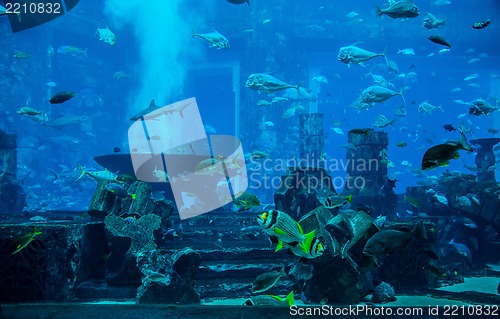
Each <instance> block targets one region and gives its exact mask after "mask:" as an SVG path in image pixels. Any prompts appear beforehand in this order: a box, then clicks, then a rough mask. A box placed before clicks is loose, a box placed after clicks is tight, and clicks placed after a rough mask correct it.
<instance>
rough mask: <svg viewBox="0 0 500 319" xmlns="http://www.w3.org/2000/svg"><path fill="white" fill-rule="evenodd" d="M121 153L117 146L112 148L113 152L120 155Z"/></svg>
mask: <svg viewBox="0 0 500 319" xmlns="http://www.w3.org/2000/svg"><path fill="white" fill-rule="evenodd" d="M121 151H122V149H121V148H119V147H118V146H115V147H113V152H115V153H120V152H121Z"/></svg>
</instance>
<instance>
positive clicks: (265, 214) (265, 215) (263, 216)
mask: <svg viewBox="0 0 500 319" xmlns="http://www.w3.org/2000/svg"><path fill="white" fill-rule="evenodd" d="M268 216H269V214H268V213H267V212H265V213H264V214H262V219H263V220H266V219H267V217H268Z"/></svg>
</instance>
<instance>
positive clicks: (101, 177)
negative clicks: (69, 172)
mask: <svg viewBox="0 0 500 319" xmlns="http://www.w3.org/2000/svg"><path fill="white" fill-rule="evenodd" d="M78 168H79V169H80V176H78V178H77V179H76V180H79V179H80V178H82V177H83V176H85V175H88V176H90V177H92V178H93V179H95V180H96V181H98V182H106V181H116V178H117V177H118V176H117V175H116V174H114V173H112V172H110V171H108V170H107V169H105V170H104V171H92V172H89V171H86V170H85V169H84V168H83V167H82V166H81V165H80V164H78Z"/></svg>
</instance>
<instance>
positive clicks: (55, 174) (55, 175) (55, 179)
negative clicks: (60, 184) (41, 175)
mask: <svg viewBox="0 0 500 319" xmlns="http://www.w3.org/2000/svg"><path fill="white" fill-rule="evenodd" d="M48 170H49V172H51V173H52V174H54V180H53V181H52V182H55V181H57V179H58V178H59V176H57V173H56V172H54V171H53V170H51V169H50V168H49V169H48Z"/></svg>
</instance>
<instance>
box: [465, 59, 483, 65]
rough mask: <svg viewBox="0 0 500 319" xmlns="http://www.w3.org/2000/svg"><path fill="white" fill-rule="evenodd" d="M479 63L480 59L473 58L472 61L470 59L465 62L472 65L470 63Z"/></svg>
mask: <svg viewBox="0 0 500 319" xmlns="http://www.w3.org/2000/svg"><path fill="white" fill-rule="evenodd" d="M479 61H481V59H478V58H473V59H470V60H469V61H467V63H469V64H472V63H476V62H479Z"/></svg>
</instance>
